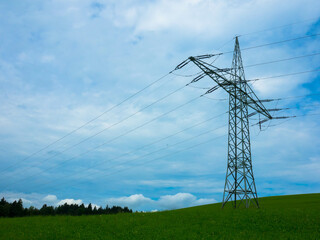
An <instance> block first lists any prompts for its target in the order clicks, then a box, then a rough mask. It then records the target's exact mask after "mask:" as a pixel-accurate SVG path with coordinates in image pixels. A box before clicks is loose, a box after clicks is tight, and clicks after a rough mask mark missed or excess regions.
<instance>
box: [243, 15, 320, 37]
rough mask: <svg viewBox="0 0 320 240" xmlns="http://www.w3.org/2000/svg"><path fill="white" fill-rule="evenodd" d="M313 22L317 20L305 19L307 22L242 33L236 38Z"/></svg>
mask: <svg viewBox="0 0 320 240" xmlns="http://www.w3.org/2000/svg"><path fill="white" fill-rule="evenodd" d="M315 20H318V18H310V19H307V20H302V21H299V22H294V23H288V24H285V25H281V26H276V27H271V28H266V29H262V30H258V31H254V32H249V33H244V34H240V35H238V37H243V36H248V35H252V34H256V33H262V32H267V31H272V30H275V29H280V28H286V27H291V26H294V25H298V24H301V23H306V22H311V21H315Z"/></svg>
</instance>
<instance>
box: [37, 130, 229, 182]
mask: <svg viewBox="0 0 320 240" xmlns="http://www.w3.org/2000/svg"><path fill="white" fill-rule="evenodd" d="M225 126H227V124H225V125H223V126H220V127H218V128H215V129H212V130H209V131H206V132H204V133H201V134H199V135H197V136H194V137H191V138H189V139H186V140H183V141H181V142H178V143H175V144H173V145H171V146H170V147H173V146H177V145H180V144H182V143H185V142H187V141H190V140H192V139H195V138H198V137H200V136H203V135H205V134H208V133H210V132H213V131H215V130H217V129H220V128H222V127H225ZM226 135H227V134H224V135H221V136H218V137H214V138H211V139H209V140H207V141H204V142H201V143H199V144H195V145H192V146H190V147H187V148H184V149H182V150H178V151H175V152H173V153H170V154H167V155H165V156H161V157H158V158H155V159H151V160H149V161H145V162H143V163H141V164H138V165H135V166H130V167H128V168H125V169H126V170H129V169H131V168H134V167H137V166H143V165H145V164H147V163H151V162H154V161H157V160H160V159H164V158H167V157H169V156H172V155H176V154H178V153H180V152H184V151H187V150H190V149H192V148H195V147H198V146H200V145H203V144H205V143H209V142H212V141H213V140H216V139H218V138H221V137H224V136H226ZM167 148H168V147H165V148H162V149H159V150H156V151H154V152H151V153H147V154H145V155H143V156H140V157H138V159H141V158H144V157H147V156H149V155H152V154H154V153H157V152H160V151H163V150H166V149H167ZM136 160H137V159H131V160H127V161H125V162H122V163H120V164H115V165H113V166H111V167H108V170H110V169H114V168H115V167H118V166H123V165H126V164H128V163H131V162H135V161H136ZM86 170H87V169H86ZM122 171H124V169H121V170H119V171H116V172H112V173H110V174H105V173H103V176H104V177H106V176H109V175H114V174H116V173H118V172H122ZM90 175H92V174H87V175H82V177H83V176H90ZM95 176H96V173H95ZM66 184H67V183H61V184H59V185H58V186H61V185H63V186H66ZM79 184H81V183H76V184H72V185H71V186H75V185H79ZM41 185H42V186H43V187H47V183H45V184H41ZM56 187H57V186H56Z"/></svg>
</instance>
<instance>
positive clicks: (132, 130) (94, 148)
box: [5, 86, 200, 188]
mask: <svg viewBox="0 0 320 240" xmlns="http://www.w3.org/2000/svg"><path fill="white" fill-rule="evenodd" d="M184 87H185V86H183V87H181V88H179V89H177V90H175V91H174V92H177V91H178V90H180V89H182V88H184ZM169 94H173V92H172V93H169ZM169 94H168V95H169ZM168 95H166V96H168ZM199 98H200V96H197V97H195V98H193V99H191V100H189V101H188V102H186V103H184V104H181V105H179V106H177V107H175V108H173V109H171V110H170V111H168V112H165V113H163V114H161V115H159V116H157V117H155V118H153V119H151V120H149V121H147V122H145V123H143V124H141V125H139V126H137V127H135V128H133V129H131V130H129V131H127V132H125V133H123V134H121V135H118V136H116V137H114V138H112V139H110V140H108V141H107V142H104V143H102V144H100V145H98V146H95V147H93V148H91V149H89V150H87V151H85V152H83V153H81V154H79V155H77V156H74V157H72V158H69V159H67V160H64V161H62V162H59V164H58V165H56V166H52V167H49V168H46V169H44V170H41V172H45V171H48V170H51V169H54V168H56V167H58V166H60V165H63V164H65V163H66V162H68V161H71V160H73V159H75V158H78V157H80V156H83V155H85V154H87V153H89V152H91V151H93V150H96V149H98V148H100V147H102V146H104V145H106V144H108V143H111V142H113V141H115V140H117V139H119V138H120V137H123V136H125V135H127V134H129V133H131V132H134V131H136V130H137V129H139V128H142V127H144V126H145V125H147V124H149V123H151V122H154V121H155V120H157V119H159V118H161V117H163V116H165V115H167V114H169V113H171V112H174V111H176V110H177V109H179V108H181V107H183V106H185V105H187V104H190V103H191V102H193V101H195V100H197V99H199ZM158 101H159V100H158ZM153 104H155V102H154V103H152V105H153ZM148 106H151V104H150V105H148ZM77 145H79V143H78V144H77ZM74 146H75V145H73V146H71V147H74ZM71 147H70V148H68V149H66V150H64V151H63V152H65V151H67V150H69V149H71ZM63 152H60V153H59V154H61V153H63ZM59 154H57V155H59ZM54 156H56V155H54ZM54 156H53V157H54ZM51 158H52V157H50V158H48V159H51ZM48 159H46V160H48ZM37 174H38V173H37ZM37 174H34V175H31V176H29V177H26V178H22V179H20V180H18V181H17V182H20V181H23V180H26V179H29V178H31V177H33V176H35V175H37ZM17 182H15V183H17ZM12 184H13V183H12ZM12 184H9V185H7V186H5V188H7V187H8V186H10V185H12Z"/></svg>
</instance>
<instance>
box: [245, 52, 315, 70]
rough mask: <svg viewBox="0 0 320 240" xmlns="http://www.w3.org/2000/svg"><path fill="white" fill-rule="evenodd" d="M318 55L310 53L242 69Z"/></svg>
mask: <svg viewBox="0 0 320 240" xmlns="http://www.w3.org/2000/svg"><path fill="white" fill-rule="evenodd" d="M319 54H320V53H312V54H308V55H302V56H296V57H291V58H284V59H278V60H274V61H269V62H262V63H256V64H251V65H247V66H244V67H245V68H248V67H255V66H260V65H265V64H271V63H277V62H285V61H290V60H294V59H299V58H305V57H311V56H316V55H319Z"/></svg>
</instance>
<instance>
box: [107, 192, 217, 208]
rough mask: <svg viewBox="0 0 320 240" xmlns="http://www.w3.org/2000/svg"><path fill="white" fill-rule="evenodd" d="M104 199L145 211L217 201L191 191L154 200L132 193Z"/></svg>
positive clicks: (109, 202)
mask: <svg viewBox="0 0 320 240" xmlns="http://www.w3.org/2000/svg"><path fill="white" fill-rule="evenodd" d="M106 201H107V203H108V204H110V205H120V206H127V207H129V208H132V209H133V210H147V211H157V210H154V209H159V210H172V209H179V208H185V207H191V206H197V205H202V204H209V203H215V202H217V201H216V200H215V199H213V198H211V199H206V198H200V199H198V198H197V197H196V196H194V195H193V194H191V193H177V194H175V195H165V196H161V197H160V198H159V199H156V200H153V199H151V198H147V197H145V196H143V195H142V194H134V195H131V196H129V197H120V198H109V199H107V200H106Z"/></svg>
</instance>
